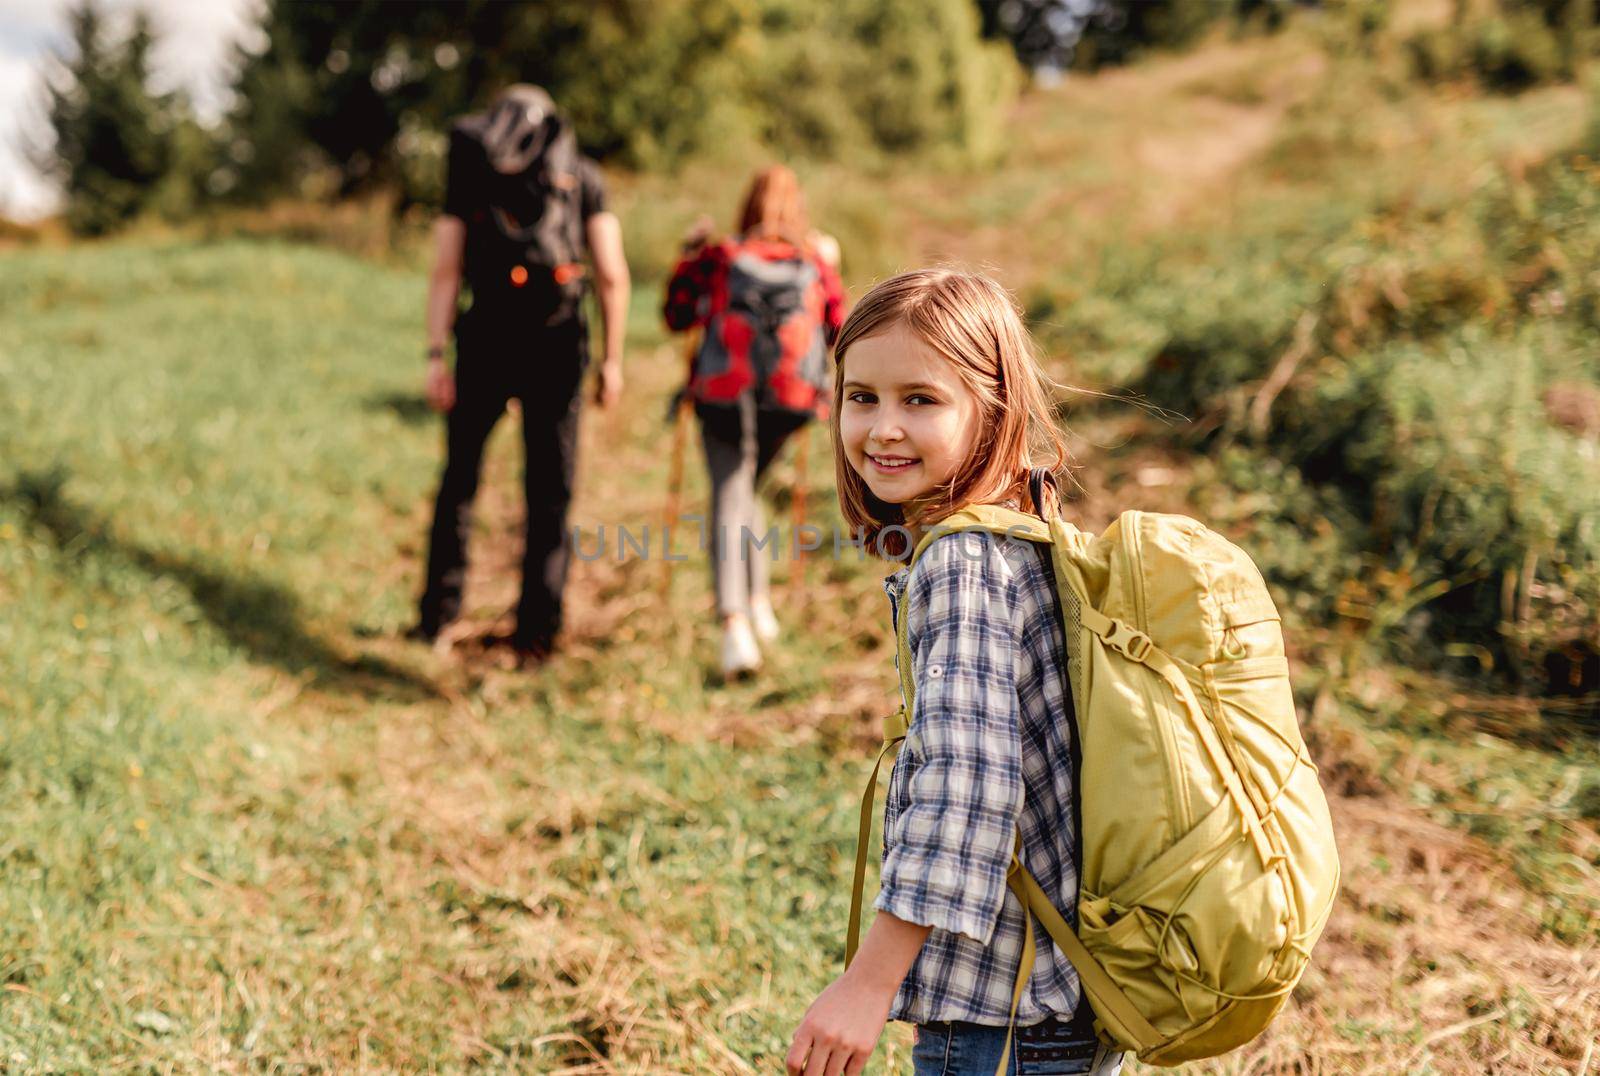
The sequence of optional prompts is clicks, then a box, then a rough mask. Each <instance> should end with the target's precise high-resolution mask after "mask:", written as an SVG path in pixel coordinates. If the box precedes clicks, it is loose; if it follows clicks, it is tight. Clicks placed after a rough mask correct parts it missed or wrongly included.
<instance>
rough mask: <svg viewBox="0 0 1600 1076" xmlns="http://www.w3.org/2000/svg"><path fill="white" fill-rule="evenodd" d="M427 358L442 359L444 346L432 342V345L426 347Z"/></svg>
mask: <svg viewBox="0 0 1600 1076" xmlns="http://www.w3.org/2000/svg"><path fill="white" fill-rule="evenodd" d="M428 358H430V359H442V358H444V346H443V345H441V344H434V345H433V346H432V347H430V348H429V349H428Z"/></svg>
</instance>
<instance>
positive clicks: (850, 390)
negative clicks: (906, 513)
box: [839, 323, 979, 504]
mask: <svg viewBox="0 0 1600 1076" xmlns="http://www.w3.org/2000/svg"><path fill="white" fill-rule="evenodd" d="M842 376H843V377H844V401H843V404H842V405H841V406H840V408H839V438H840V441H841V442H842V443H843V445H844V452H845V458H846V459H847V460H849V462H850V466H851V467H852V468H853V469H854V470H855V472H856V474H858V475H860V476H861V480H862V481H863V482H865V483H866V484H867V488H868V489H870V490H871V491H872V493H873V495H874V496H876V497H877V498H878V499H879V500H881V501H885V502H887V503H889V504H907V503H909V502H911V501H915V500H916V499H918V498H919V497H923V496H925V495H927V494H929V493H931V492H933V491H934V490H935V489H937V488H938V487H939V486H941V485H944V484H946V483H948V482H949V481H950V479H951V478H952V477H953V476H954V475H955V473H956V472H957V471H958V470H960V469H961V467H962V465H963V464H965V463H966V462H967V457H968V456H969V455H970V454H971V452H972V448H973V445H974V444H975V443H976V442H977V439H978V417H979V405H978V399H977V397H976V396H974V395H973V393H972V391H971V390H970V389H968V388H967V386H966V384H965V383H964V382H963V381H962V380H961V377H960V375H959V374H957V373H956V371H955V368H954V367H952V366H951V365H950V362H949V360H948V359H945V358H944V357H943V356H941V355H940V354H939V353H938V352H936V351H934V350H933V349H932V348H930V347H929V346H928V345H927V344H925V343H923V342H922V341H921V340H919V339H918V338H917V336H916V334H915V333H913V332H911V331H910V330H909V329H907V328H906V327H905V325H904V324H901V323H897V324H895V325H893V326H891V327H890V328H888V329H886V330H884V331H883V332H880V333H876V334H874V335H872V336H868V337H865V338H864V339H861V340H857V341H856V342H855V343H854V344H853V345H851V347H850V350H849V351H847V352H846V353H845V361H844V368H843V371H842Z"/></svg>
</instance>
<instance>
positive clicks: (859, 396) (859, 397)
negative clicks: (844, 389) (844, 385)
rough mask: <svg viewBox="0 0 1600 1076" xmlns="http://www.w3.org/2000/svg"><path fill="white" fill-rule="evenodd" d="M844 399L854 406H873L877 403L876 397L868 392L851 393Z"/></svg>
mask: <svg viewBox="0 0 1600 1076" xmlns="http://www.w3.org/2000/svg"><path fill="white" fill-rule="evenodd" d="M845 399H846V400H848V401H850V402H851V403H855V404H874V403H877V402H878V399H877V397H876V396H874V395H872V393H870V392H852V393H851V394H850V395H848V396H846V397H845Z"/></svg>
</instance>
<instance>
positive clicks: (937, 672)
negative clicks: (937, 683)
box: [928, 665, 944, 677]
mask: <svg viewBox="0 0 1600 1076" xmlns="http://www.w3.org/2000/svg"><path fill="white" fill-rule="evenodd" d="M943 675H944V666H942V665H929V666H928V676H929V677H936V676H943Z"/></svg>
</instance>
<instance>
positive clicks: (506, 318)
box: [413, 86, 629, 665]
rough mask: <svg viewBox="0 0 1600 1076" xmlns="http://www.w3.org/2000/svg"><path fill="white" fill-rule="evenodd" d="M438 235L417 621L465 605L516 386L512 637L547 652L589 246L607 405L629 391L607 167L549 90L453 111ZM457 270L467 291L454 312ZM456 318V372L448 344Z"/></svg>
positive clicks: (559, 584) (618, 242) (555, 618)
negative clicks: (478, 497) (518, 423)
mask: <svg viewBox="0 0 1600 1076" xmlns="http://www.w3.org/2000/svg"><path fill="white" fill-rule="evenodd" d="M434 246H435V253H434V265H433V273H432V276H431V278H430V280H429V285H428V311H427V326H428V373H427V397H428V402H429V404H430V405H431V406H432V407H433V408H434V409H435V410H438V411H441V412H445V413H446V414H447V416H448V417H447V425H448V446H447V449H446V454H447V458H446V461H445V467H444V474H443V476H442V478H441V479H440V482H439V496H438V502H437V504H436V505H435V508H434V519H433V530H432V534H431V538H430V542H429V550H428V575H427V584H426V588H425V590H424V592H423V595H422V601H421V608H420V617H419V619H418V623H417V626H416V628H415V629H414V631H413V635H414V636H416V637H418V638H422V639H425V640H432V639H434V638H436V637H437V636H438V634H439V632H440V631H441V630H442V629H443V628H444V627H445V626H446V625H447V624H449V623H450V621H452V620H453V619H455V617H456V616H457V614H458V613H459V612H460V608H461V589H462V583H463V581H464V579H465V576H466V546H467V536H468V532H469V531H470V529H471V522H472V500H473V496H474V494H475V493H476V492H477V489H478V476H479V471H480V469H481V465H482V461H483V446H484V443H485V441H487V440H488V437H489V433H490V431H492V430H493V429H494V425H495V423H496V421H498V420H499V418H500V415H501V414H502V413H503V412H504V411H505V408H506V403H507V401H508V400H510V399H511V398H513V397H515V398H517V399H518V400H520V401H521V404H522V438H523V445H524V449H525V459H524V464H523V488H524V491H525V493H526V496H527V510H528V514H527V528H526V530H527V543H526V546H525V547H524V551H523V557H522V599H521V601H520V602H519V603H518V605H517V625H516V630H515V631H514V632H513V633H512V635H511V638H510V640H509V642H510V644H511V647H512V650H513V652H514V654H515V656H516V659H517V663H518V664H519V665H526V664H530V663H535V664H536V663H538V662H540V661H543V660H544V659H545V658H547V657H548V656H549V655H550V652H551V650H552V648H553V647H554V646H555V642H556V636H557V634H558V633H559V631H560V629H561V592H562V589H563V587H564V585H565V582H566V575H567V561H568V556H569V552H570V550H569V544H570V543H569V537H568V532H567V527H566V517H567V506H568V504H569V503H570V501H571V499H572V481H573V472H574V468H575V465H576V462H577V438H578V412H579V409H580V406H581V403H582V393H581V391H580V389H581V382H582V377H583V373H584V369H585V367H586V366H587V364H588V332H587V326H586V324H585V318H584V312H583V298H584V295H585V293H586V291H587V282H588V278H589V275H590V274H589V271H588V269H587V268H586V267H585V265H584V264H583V263H584V254H585V253H587V255H588V261H589V262H590V263H591V264H592V266H593V278H594V284H595V290H596V292H597V294H598V298H599V305H600V314H601V320H602V322H603V325H604V341H605V343H604V348H605V350H604V355H603V358H602V361H601V364H600V373H599V378H598V380H597V383H596V391H595V396H596V401H597V402H598V403H599V404H600V406H601V407H603V408H609V407H611V406H612V405H613V404H614V403H615V402H616V400H617V397H618V395H619V394H620V393H621V391H622V340H623V329H624V326H625V324H626V321H627V310H628V292H629V278H628V266H627V262H626V261H625V259H624V256H623V250H622V229H621V225H620V224H619V223H618V221H617V218H616V216H615V215H613V214H611V213H609V212H607V211H606V209H605V192H604V187H603V186H602V182H601V178H600V172H599V169H598V167H597V166H596V165H595V163H594V162H593V161H591V160H589V159H588V158H586V157H583V156H582V155H581V154H579V152H578V150H577V144H576V141H575V139H574V138H573V135H572V131H571V128H570V127H569V126H568V125H567V123H566V121H565V119H564V118H563V117H562V116H561V114H560V113H559V112H558V111H557V110H556V108H555V105H554V102H552V101H551V99H550V97H549V95H548V94H546V93H545V92H544V91H543V90H541V89H539V88H537V87H534V86H513V87H511V88H510V89H508V90H506V91H504V92H503V93H501V94H500V95H499V96H498V97H497V98H496V99H495V101H494V103H493V104H492V105H491V106H490V107H489V109H488V110H487V111H486V112H483V113H478V114H475V115H471V116H467V117H465V118H463V119H461V120H459V121H458V122H457V123H456V124H455V125H454V127H453V128H452V130H451V133H450V158H449V171H448V175H447V178H446V184H445V203H444V214H443V215H442V216H441V217H440V218H439V221H438V224H437V225H436V226H435V228H434ZM463 277H465V279H466V282H467V284H468V286H469V287H470V289H471V292H472V302H471V305H470V307H469V308H468V309H467V311H466V313H464V314H462V315H461V317H460V319H459V321H458V320H457V318H456V313H457V301H458V297H459V294H460V290H461V282H462V279H463ZM452 323H454V329H455V340H456V367H455V371H454V373H453V374H452V372H451V370H450V368H449V367H448V366H447V365H446V364H445V357H444V356H445V343H446V338H447V337H448V336H449V334H450V331H451V328H452Z"/></svg>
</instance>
